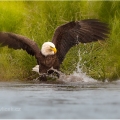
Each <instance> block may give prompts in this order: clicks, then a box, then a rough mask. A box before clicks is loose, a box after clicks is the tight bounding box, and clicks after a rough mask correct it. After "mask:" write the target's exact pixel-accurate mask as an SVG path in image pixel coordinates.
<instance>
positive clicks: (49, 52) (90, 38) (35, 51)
mask: <svg viewBox="0 0 120 120" xmlns="http://www.w3.org/2000/svg"><path fill="white" fill-rule="evenodd" d="M108 33H109V28H108V25H107V24H106V23H103V22H100V21H99V20H98V19H85V20H81V21H72V22H69V23H66V24H64V25H61V26H59V27H58V28H57V29H56V30H55V33H54V35H53V38H52V41H51V42H45V43H43V45H42V47H41V49H39V47H38V45H37V44H36V42H34V41H33V40H30V39H29V38H27V37H25V36H22V35H18V34H14V33H10V32H0V44H1V46H8V47H9V48H13V49H23V50H26V52H27V53H28V54H30V55H32V56H35V58H36V60H37V64H38V65H39V66H37V67H36V68H34V69H33V70H34V71H39V73H41V74H42V75H41V79H43V80H46V75H48V74H49V73H51V71H50V72H49V70H50V69H51V68H53V69H56V70H58V71H59V70H60V64H62V62H63V60H64V58H65V55H66V54H67V52H68V51H69V49H70V48H71V47H73V46H74V45H76V44H79V43H89V42H94V41H98V40H105V39H106V38H107V37H108ZM38 69H39V70H38Z"/></svg>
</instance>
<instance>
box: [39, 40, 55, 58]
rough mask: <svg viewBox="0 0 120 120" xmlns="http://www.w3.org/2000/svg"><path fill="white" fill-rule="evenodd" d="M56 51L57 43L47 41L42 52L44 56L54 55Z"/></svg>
mask: <svg viewBox="0 0 120 120" xmlns="http://www.w3.org/2000/svg"><path fill="white" fill-rule="evenodd" d="M56 52H57V49H56V48H55V45H54V44H53V43H52V42H45V43H44V44H43V45H42V48H41V53H42V54H43V55H44V56H48V55H54V54H55V53H56Z"/></svg>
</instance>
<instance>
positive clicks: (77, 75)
mask: <svg viewBox="0 0 120 120" xmlns="http://www.w3.org/2000/svg"><path fill="white" fill-rule="evenodd" d="M78 57H79V58H78V59H79V60H78V63H77V66H76V70H75V71H73V73H72V74H70V75H65V74H63V73H62V74H61V75H60V79H59V80H62V81H64V82H77V83H78V82H80V83H81V82H87V83H93V82H97V80H95V79H93V78H91V77H90V76H87V75H86V73H83V72H82V66H83V65H81V64H80V62H81V60H82V58H81V57H80V49H79V50H78Z"/></svg>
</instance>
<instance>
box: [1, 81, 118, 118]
mask: <svg viewBox="0 0 120 120" xmlns="http://www.w3.org/2000/svg"><path fill="white" fill-rule="evenodd" d="M69 80H70V79H69ZM0 118H6V119H7V118H11V119H13V118H16V119H22V118H24V119H25V118H41V119H42V118H46V119H49V118H51V119H53V118H54V119H57V118H68V119H75V118H79V119H80V118H91V119H93V118H107V119H110V118H113V119H114V118H120V81H116V82H112V83H108V82H105V83H102V82H96V81H94V82H83V81H81V82H68V83H64V84H46V83H40V84H38V83H37V84H36V83H20V82H17V83H15V82H12V83H8V82H7V83H5V82H1V83H0Z"/></svg>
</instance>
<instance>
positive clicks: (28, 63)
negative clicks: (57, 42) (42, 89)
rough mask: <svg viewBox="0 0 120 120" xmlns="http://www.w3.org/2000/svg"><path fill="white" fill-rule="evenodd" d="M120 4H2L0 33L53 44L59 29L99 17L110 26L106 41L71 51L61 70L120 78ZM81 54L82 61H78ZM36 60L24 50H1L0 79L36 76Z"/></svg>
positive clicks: (80, 46) (70, 2)
mask: <svg viewBox="0 0 120 120" xmlns="http://www.w3.org/2000/svg"><path fill="white" fill-rule="evenodd" d="M119 13H120V2H119V1H46V2H43V1H30V2H29V1H26V2H25V1H17V2H13V1H12V2H0V31H7V32H14V33H17V34H22V35H24V36H27V37H29V38H31V39H33V40H34V41H36V42H37V43H38V44H39V47H40V46H41V45H42V44H43V43H44V42H45V41H50V40H51V38H52V35H53V34H54V31H55V29H56V27H57V26H59V25H61V24H64V23H66V22H69V21H72V20H81V19H86V18H98V19H100V20H101V21H103V22H106V23H108V24H109V26H110V29H111V33H110V36H109V38H108V39H107V40H106V42H101V41H100V42H97V43H90V44H80V45H78V46H75V47H74V48H72V49H71V50H70V51H69V53H68V54H67V57H66V59H65V61H64V63H63V64H62V65H61V70H62V71H63V72H64V73H66V74H70V73H72V72H73V71H74V70H75V69H76V65H77V63H78V61H79V59H80V66H81V68H82V70H83V71H84V72H86V73H87V74H88V75H89V76H91V77H93V78H95V79H98V80H103V81H104V80H105V79H108V80H116V79H119V77H120V48H119V46H120V40H119V39H120V22H119V19H120V14H119ZM79 53H80V58H79ZM35 65H36V60H35V58H34V57H32V56H30V55H28V54H27V53H26V52H25V51H23V50H16V51H15V50H13V49H8V48H7V47H1V48H0V80H11V79H23V80H25V79H26V78H29V77H33V76H34V77H35V75H34V74H35V73H34V72H32V71H31V69H32V67H34V66H35Z"/></svg>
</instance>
